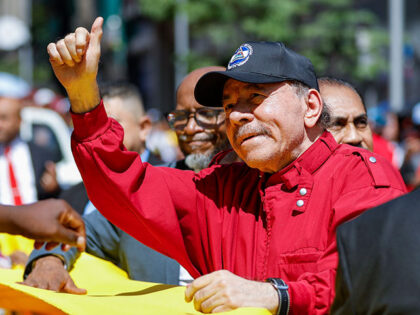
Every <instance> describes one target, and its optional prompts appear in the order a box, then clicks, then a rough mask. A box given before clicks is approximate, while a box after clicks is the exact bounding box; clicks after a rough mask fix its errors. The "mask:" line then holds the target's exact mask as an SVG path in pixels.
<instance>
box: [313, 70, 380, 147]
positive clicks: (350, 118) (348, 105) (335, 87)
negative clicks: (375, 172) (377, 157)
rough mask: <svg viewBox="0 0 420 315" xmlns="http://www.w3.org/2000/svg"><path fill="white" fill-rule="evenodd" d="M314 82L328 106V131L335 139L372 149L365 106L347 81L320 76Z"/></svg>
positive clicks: (370, 131)
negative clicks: (329, 116)
mask: <svg viewBox="0 0 420 315" xmlns="http://www.w3.org/2000/svg"><path fill="white" fill-rule="evenodd" d="M318 84H319V90H320V92H321V97H322V100H323V101H324V104H326V105H327V106H328V107H329V109H330V113H331V121H330V124H329V128H328V131H329V132H331V134H332V135H333V136H334V138H335V141H337V143H346V144H350V145H354V146H357V147H361V148H364V149H366V150H369V151H373V140H372V130H371V129H370V126H369V121H368V117H367V113H366V107H365V105H364V103H363V101H362V98H361V97H360V95H359V93H357V91H356V89H355V88H354V87H353V86H352V85H351V84H350V83H348V82H345V81H343V80H340V79H337V78H333V77H321V78H319V79H318Z"/></svg>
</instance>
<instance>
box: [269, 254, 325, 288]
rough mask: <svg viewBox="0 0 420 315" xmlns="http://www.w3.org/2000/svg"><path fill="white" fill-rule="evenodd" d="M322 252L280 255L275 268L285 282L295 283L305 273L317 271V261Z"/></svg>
mask: <svg viewBox="0 0 420 315" xmlns="http://www.w3.org/2000/svg"><path fill="white" fill-rule="evenodd" d="M321 256H322V252H320V251H316V252H310V253H299V254H282V255H280V256H279V257H278V259H277V268H278V271H279V274H280V275H281V278H282V279H283V280H287V281H296V280H297V279H298V278H299V277H300V276H301V275H302V274H304V273H306V272H311V273H315V272H317V271H318V261H319V259H320V257H321Z"/></svg>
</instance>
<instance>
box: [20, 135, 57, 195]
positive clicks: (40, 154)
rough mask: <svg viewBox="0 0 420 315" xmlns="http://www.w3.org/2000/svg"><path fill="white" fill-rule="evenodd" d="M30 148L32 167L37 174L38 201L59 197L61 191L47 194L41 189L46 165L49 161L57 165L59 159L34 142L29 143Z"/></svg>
mask: <svg viewBox="0 0 420 315" xmlns="http://www.w3.org/2000/svg"><path fill="white" fill-rule="evenodd" d="M28 147H29V152H30V154H31V160H32V167H33V169H34V174H35V183H36V191H37V195H38V200H42V199H47V198H54V197H57V196H58V194H59V193H60V190H57V191H54V192H52V193H47V192H46V191H45V190H44V189H43V188H42V187H41V177H42V174H43V173H44V172H45V163H46V162H47V161H51V162H54V163H57V162H58V160H57V157H56V156H55V155H54V154H53V153H52V152H51V151H49V150H48V149H46V148H44V147H41V146H39V145H37V144H35V143H34V142H28Z"/></svg>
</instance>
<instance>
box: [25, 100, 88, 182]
mask: <svg viewBox="0 0 420 315" xmlns="http://www.w3.org/2000/svg"><path fill="white" fill-rule="evenodd" d="M21 116H22V124H21V127H20V136H21V138H22V139H23V140H25V141H34V142H35V143H36V144H38V145H41V146H44V147H46V148H47V149H49V150H50V151H51V152H53V153H54V154H55V157H56V161H58V162H56V171H57V181H58V183H59V184H60V186H61V187H62V188H64V189H65V188H68V187H70V186H72V185H75V184H77V183H79V182H80V181H81V180H82V178H81V176H80V173H79V170H78V169H77V167H76V163H75V162H74V159H73V155H72V153H71V147H70V130H69V128H68V127H67V125H66V123H65V122H64V120H63V119H62V118H61V116H60V115H59V114H58V113H56V112H55V111H53V110H51V109H46V108H40V107H24V108H23V110H22V113H21Z"/></svg>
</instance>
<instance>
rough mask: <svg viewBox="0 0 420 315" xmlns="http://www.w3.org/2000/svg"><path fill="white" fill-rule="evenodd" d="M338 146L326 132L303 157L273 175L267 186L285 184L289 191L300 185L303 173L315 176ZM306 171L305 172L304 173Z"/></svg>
mask: <svg viewBox="0 0 420 315" xmlns="http://www.w3.org/2000/svg"><path fill="white" fill-rule="evenodd" d="M337 146H338V144H337V142H336V141H335V140H334V137H333V136H332V135H331V133H329V132H328V131H325V132H324V133H323V134H322V135H321V136H320V137H319V138H318V140H317V141H315V143H313V144H312V145H311V146H310V147H309V148H308V149H307V150H306V151H305V152H304V153H303V154H302V155H301V156H299V157H298V158H297V159H296V160H295V161H293V162H292V163H291V164H289V165H287V166H286V167H284V168H283V169H281V170H280V171H278V172H277V173H275V174H273V175H271V176H270V177H269V178H268V180H267V183H266V186H271V185H275V184H277V183H280V182H283V183H285V184H286V187H287V188H288V189H291V188H293V187H295V186H296V185H298V184H299V182H300V180H301V179H300V176H301V175H302V173H303V172H304V173H306V174H308V173H309V174H311V175H312V174H313V173H315V171H316V170H317V169H319V168H320V167H321V165H322V164H324V163H325V161H326V160H327V159H328V158H329V157H330V156H331V153H332V152H333V151H334V150H335V149H336V148H337ZM303 170H304V171H303Z"/></svg>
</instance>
